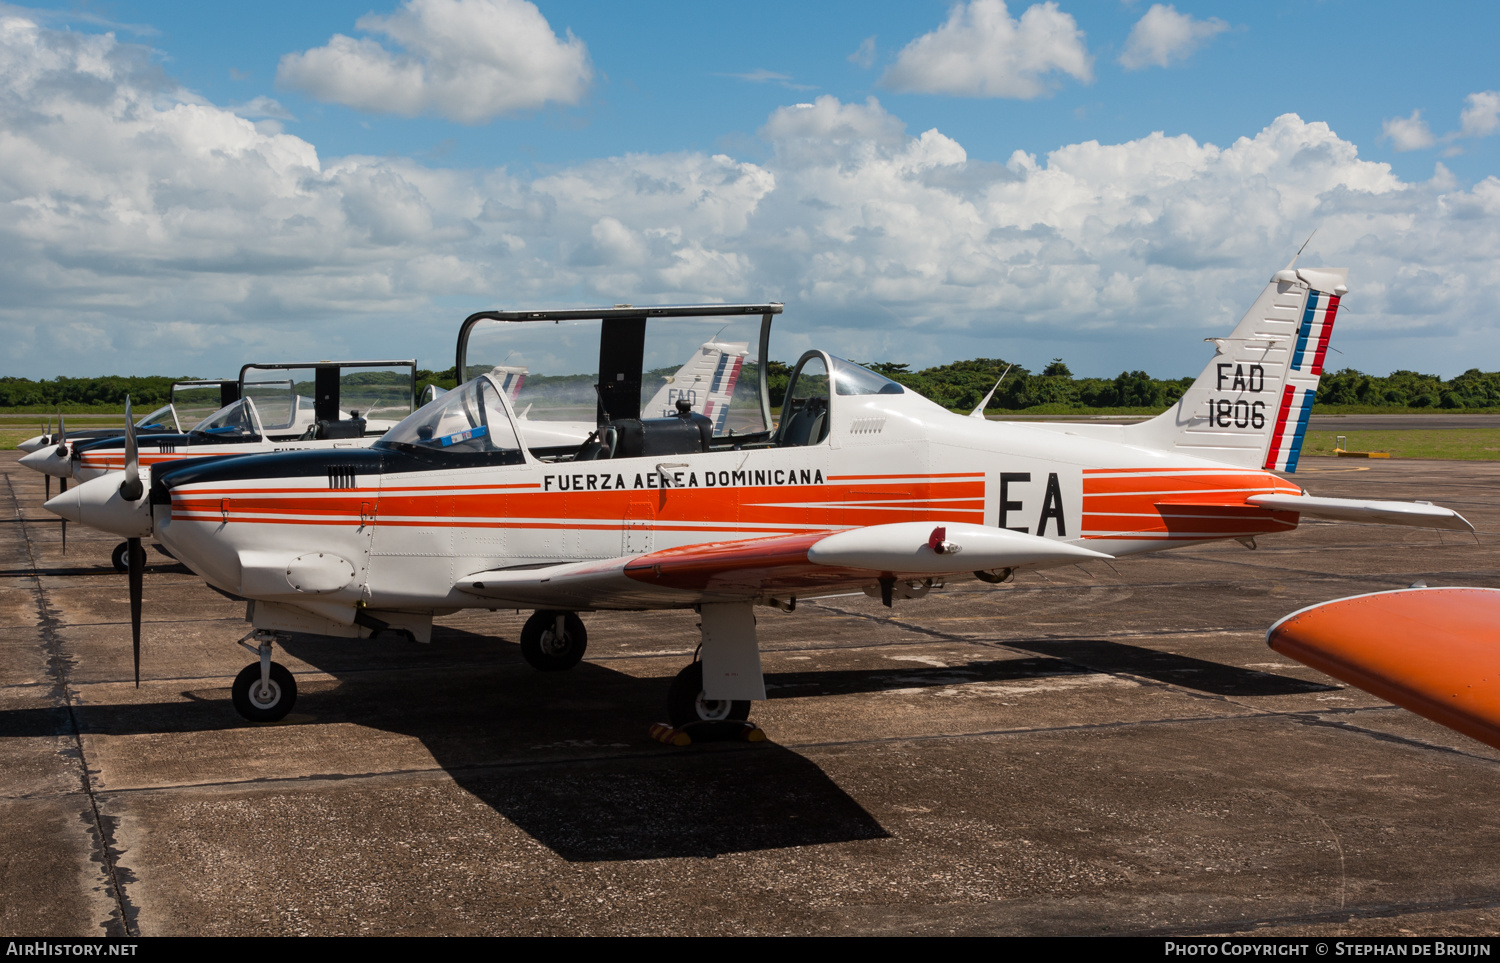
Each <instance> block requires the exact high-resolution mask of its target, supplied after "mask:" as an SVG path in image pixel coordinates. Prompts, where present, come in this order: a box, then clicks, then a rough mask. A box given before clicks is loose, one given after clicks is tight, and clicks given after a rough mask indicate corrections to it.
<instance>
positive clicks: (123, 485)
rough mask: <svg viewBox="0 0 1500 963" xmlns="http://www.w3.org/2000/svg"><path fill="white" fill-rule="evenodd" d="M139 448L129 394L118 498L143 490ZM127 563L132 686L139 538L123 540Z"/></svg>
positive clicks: (140, 578)
mask: <svg viewBox="0 0 1500 963" xmlns="http://www.w3.org/2000/svg"><path fill="white" fill-rule="evenodd" d="M140 461H141V457H140V449H139V448H138V447H137V445H136V441H135V421H134V419H133V418H132V417H131V412H130V397H129V396H128V395H127V396H126V397H125V480H124V481H122V482H120V497H121V498H123V499H125V500H126V501H132V502H133V501H136V500H138V499H139V498H140V497H141V495H142V494H143V493H144V492H145V485H143V484H142V483H141V466H140ZM125 545H126V557H127V558H128V559H129V562H130V566H129V568H128V569H127V571H128V573H129V578H130V642H131V650H132V652H133V653H134V655H135V687H136V688H137V689H139V688H140V687H141V596H142V594H143V592H144V576H145V569H146V550H145V549H144V548H142V547H141V540H140V539H139V538H127V539H126V540H125Z"/></svg>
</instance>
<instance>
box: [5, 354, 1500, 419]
mask: <svg viewBox="0 0 1500 963" xmlns="http://www.w3.org/2000/svg"><path fill="white" fill-rule="evenodd" d="M766 367H767V371H766V378H767V382H768V384H769V385H770V389H771V399H770V401H771V404H772V406H773V407H775V406H779V405H780V404H781V401H782V396H783V395H784V394H785V391H786V385H787V381H788V379H789V378H790V377H791V373H792V372H791V368H790V366H788V365H786V364H784V363H782V362H780V361H770V362H768V363H767V365H766ZM866 367H868V368H870V369H871V370H873V371H878V372H880V373H881V374H883V375H885V376H886V377H888V378H890V379H891V380H893V381H897V382H900V383H901V384H903V385H905V386H906V387H908V388H911V389H912V390H914V391H917V392H919V393H921V394H923V395H926V396H927V397H928V398H931V399H932V400H933V401H936V402H937V403H938V404H940V405H943V406H944V407H947V408H952V409H954V410H958V411H970V410H972V409H973V408H974V407H975V406H976V405H978V404H979V402H980V400H981V399H982V398H983V397H984V395H985V393H986V392H988V391H989V390H990V389H991V388H992V387H993V386H994V385H995V382H996V381H997V380H1000V386H999V388H997V389H996V390H995V394H994V397H993V398H991V399H990V403H989V404H988V405H987V406H986V408H985V410H986V411H993V412H1000V411H1025V410H1028V409H1034V408H1040V409H1044V410H1048V411H1066V410H1068V409H1086V408H1137V409H1152V410H1161V409H1164V408H1166V407H1168V406H1169V405H1171V404H1172V403H1173V402H1175V401H1176V400H1177V399H1178V398H1180V397H1182V394H1183V392H1184V391H1186V390H1187V389H1188V387H1189V386H1190V385H1191V384H1192V383H1193V379H1192V378H1175V379H1161V378H1153V377H1151V376H1150V375H1149V374H1147V373H1146V372H1144V371H1122V372H1120V373H1119V374H1118V375H1117V376H1115V377H1114V378H1077V377H1074V376H1073V373H1072V372H1071V371H1070V370H1069V369H1068V366H1067V364H1065V363H1064V362H1063V361H1062V359H1060V358H1054V359H1053V360H1052V362H1051V363H1050V364H1048V365H1047V366H1046V367H1044V368H1043V369H1042V370H1041V371H1040V372H1032V371H1031V370H1030V369H1028V368H1026V367H1025V366H1024V365H1019V364H1012V363H1011V362H1008V361H1006V360H1004V359H1002V358H974V359H972V360H969V361H955V362H952V363H951V364H945V365H938V366H936V367H932V368H923V369H921V370H919V371H912V370H911V368H910V366H909V365H907V364H903V363H900V362H891V361H878V362H869V363H867V364H866ZM662 370H663V372H666V373H668V374H670V373H671V369H662ZM654 373H655V372H652V373H651V374H654ZM1002 373H1004V375H1005V377H1004V379H1003V380H1001V377H1000V376H1001V374H1002ZM351 374H354V373H352V372H351ZM362 375H365V373H360V374H359V375H354V377H355V378H356V380H363V377H361V376H362ZM367 377H370V378H373V379H375V380H384V379H385V378H389V377H391V375H389V373H384V372H381V373H376V372H370V373H368V375H367ZM565 377H566V378H568V379H573V378H586V379H589V380H592V379H591V377H590V376H585V375H573V376H565ZM742 377H743V378H745V379H747V380H749V383H751V384H753V383H754V381H753V379H755V378H757V377H758V372H757V371H756V370H755V366H754V365H753V364H750V365H746V368H745V371H744V372H743V375H742ZM189 380H194V379H193V378H192V377H190V376H182V377H177V378H170V377H165V376H142V377H124V376H115V375H111V376H107V377H101V378H68V377H57V378H53V379H50V380H38V381H33V380H31V379H29V378H17V377H0V408H55V407H59V406H62V407H65V408H80V407H82V408H99V409H115V408H119V407H121V406H123V405H124V404H125V397H126V395H129V396H130V399H131V402H132V404H133V405H134V406H135V407H137V408H150V407H157V406H160V405H164V404H166V403H167V401H168V399H169V397H170V395H171V390H172V383H173V382H174V381H189ZM402 380H404V379H402ZM648 380H649V381H651V383H654V379H648ZM428 384H435V385H437V386H438V387H441V388H453V387H454V386H455V384H456V372H455V370H454V369H453V368H448V369H446V370H429V369H419V370H418V371H417V387H418V389H421V388H422V387H424V386H425V385H428ZM309 387H310V386H309ZM1317 405H1318V406H1319V407H1325V406H1330V407H1331V406H1339V407H1346V406H1359V407H1371V408H1403V409H1408V408H1416V409H1424V408H1426V409H1447V410H1456V409H1464V408H1494V407H1500V372H1493V371H1492V372H1485V371H1480V370H1479V369H1478V368H1471V369H1469V370H1468V371H1465V372H1464V373H1463V374H1461V375H1458V376H1457V377H1454V378H1450V379H1447V380H1444V379H1442V378H1440V377H1438V376H1437V375H1430V374H1422V373H1420V372H1417V371H1405V370H1402V371H1393V372H1391V373H1390V374H1389V375H1385V376H1384V377H1382V376H1379V375H1370V374H1365V373H1364V372H1362V371H1356V370H1355V369H1353V368H1345V369H1343V370H1342V371H1337V372H1333V373H1330V374H1325V375H1324V376H1323V380H1322V383H1321V384H1320V385H1319V386H1318V397H1317Z"/></svg>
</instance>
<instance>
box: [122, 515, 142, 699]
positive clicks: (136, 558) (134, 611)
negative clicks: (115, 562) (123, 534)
mask: <svg viewBox="0 0 1500 963" xmlns="http://www.w3.org/2000/svg"><path fill="white" fill-rule="evenodd" d="M125 544H126V546H127V549H126V552H125V554H126V555H127V556H128V557H129V559H130V643H131V648H132V651H133V652H134V654H135V687H136V688H137V689H139V688H140V687H141V593H142V582H143V578H144V576H145V568H146V550H145V549H143V548H141V540H140V539H138V538H127V539H126V540H125Z"/></svg>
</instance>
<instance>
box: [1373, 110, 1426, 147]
mask: <svg viewBox="0 0 1500 963" xmlns="http://www.w3.org/2000/svg"><path fill="white" fill-rule="evenodd" d="M1380 132H1381V137H1383V138H1384V139H1386V140H1388V141H1390V142H1391V146H1392V147H1394V148H1395V149H1396V150H1398V151H1406V150H1421V149H1423V148H1424V147H1431V146H1432V145H1433V144H1434V143H1436V138H1434V137H1433V136H1432V131H1431V130H1429V129H1428V128H1427V121H1425V120H1423V119H1422V112H1421V111H1420V110H1414V111H1412V112H1411V116H1410V117H1392V118H1391V119H1389V120H1387V121H1384V122H1383V123H1381V125H1380Z"/></svg>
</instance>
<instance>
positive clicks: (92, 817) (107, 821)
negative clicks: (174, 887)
mask: <svg viewBox="0 0 1500 963" xmlns="http://www.w3.org/2000/svg"><path fill="white" fill-rule="evenodd" d="M5 488H6V491H7V493H8V495H9V497H10V502H11V507H12V509H13V511H14V512H15V519H16V522H17V523H18V525H19V527H20V531H21V537H22V539H23V541H24V542H25V544H26V557H27V560H28V561H29V562H30V566H31V570H30V572H29V573H28V577H29V578H30V580H31V584H32V591H33V593H34V596H35V599H36V608H37V625H38V627H39V628H40V629H41V632H42V645H43V648H44V649H45V650H46V653H47V673H48V675H50V676H52V686H51V693H50V694H51V696H52V698H53V699H54V701H56V702H57V703H59V704H60V705H61V707H62V708H64V709H66V710H67V713H68V735H69V737H70V738H71V739H72V742H73V755H74V756H75V758H77V760H78V782H79V785H80V788H82V790H83V793H84V796H85V798H87V799H88V801H89V815H88V816H87V817H85V818H86V819H88V821H89V822H90V827H89V829H90V835H91V836H92V837H93V840H94V847H95V854H94V855H95V858H96V859H97V860H98V861H99V863H100V865H101V866H102V867H103V868H104V876H105V885H106V887H107V888H108V891H109V895H110V899H111V900H113V902H114V906H115V908H114V912H113V913H112V914H111V916H110V919H108V920H106V921H105V922H104V923H102V924H101V926H102V927H103V929H104V932H105V935H106V936H112V937H121V936H140V935H141V933H140V928H139V926H138V925H137V920H136V916H137V910H136V908H135V907H134V906H132V905H131V904H130V900H129V898H128V896H127V895H126V893H125V882H126V878H127V877H128V876H129V871H128V870H124V869H122V868H121V867H120V865H119V862H118V856H119V850H118V848H117V847H116V845H115V832H114V830H115V825H116V823H117V821H118V820H117V818H116V817H113V816H109V815H107V814H105V813H104V811H103V810H102V809H101V807H100V805H99V796H98V793H97V792H96V791H95V787H94V781H93V778H92V777H91V776H90V774H89V764H88V756H87V753H86V751H85V748H84V744H83V731H82V728H81V727H80V726H79V724H78V713H77V711H76V704H77V698H76V695H75V693H74V692H73V685H72V668H73V660H72V659H70V658H69V657H68V656H67V655H66V654H65V653H64V652H63V650H62V638H61V636H60V635H59V633H58V627H59V626H60V625H61V619H59V618H58V615H57V611H56V610H55V609H54V608H53V607H52V603H51V602H50V601H49V600H48V598H47V589H46V587H45V586H44V585H43V584H42V576H41V569H40V567H39V566H38V565H37V557H36V555H37V553H36V546H35V544H34V543H33V542H32V539H31V531H30V529H29V528H28V525H27V522H26V518H25V517H24V516H23V515H22V513H21V500H20V498H18V497H17V495H16V488H15V484H14V483H13V482H12V481H11V478H10V476H9V475H8V474H7V475H6V476H5Z"/></svg>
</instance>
